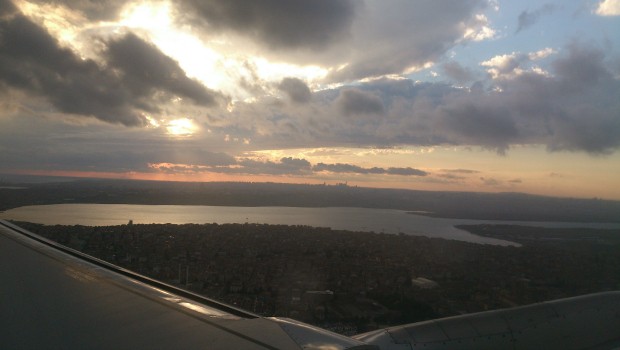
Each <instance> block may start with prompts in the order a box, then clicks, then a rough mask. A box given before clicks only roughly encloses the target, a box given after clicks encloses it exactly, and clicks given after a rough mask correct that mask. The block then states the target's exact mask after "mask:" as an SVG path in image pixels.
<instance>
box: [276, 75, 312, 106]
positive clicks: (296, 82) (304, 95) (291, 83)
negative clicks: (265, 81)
mask: <svg viewBox="0 0 620 350" xmlns="http://www.w3.org/2000/svg"><path fill="white" fill-rule="evenodd" d="M278 89H279V90H280V91H283V92H285V93H286V94H287V95H288V97H289V98H290V99H291V100H292V101H293V102H295V103H306V102H308V101H310V99H311V98H312V93H311V92H310V89H309V88H308V85H306V83H304V82H303V80H301V79H297V78H284V79H282V81H281V82H280V84H279V85H278Z"/></svg>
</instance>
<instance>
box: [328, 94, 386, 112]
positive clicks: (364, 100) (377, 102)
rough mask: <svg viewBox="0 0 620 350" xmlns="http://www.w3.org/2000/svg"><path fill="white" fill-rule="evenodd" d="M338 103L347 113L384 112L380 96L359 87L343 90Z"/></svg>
mask: <svg viewBox="0 0 620 350" xmlns="http://www.w3.org/2000/svg"><path fill="white" fill-rule="evenodd" d="M336 104H337V105H338V107H339V108H340V110H341V111H342V112H343V113H344V114H345V115H357V114H381V113H383V103H382V102H381V99H380V98H379V97H378V96H376V95H374V94H373V93H371V92H368V91H362V90H358V89H344V90H341V91H340V96H339V97H338V99H337V100H336Z"/></svg>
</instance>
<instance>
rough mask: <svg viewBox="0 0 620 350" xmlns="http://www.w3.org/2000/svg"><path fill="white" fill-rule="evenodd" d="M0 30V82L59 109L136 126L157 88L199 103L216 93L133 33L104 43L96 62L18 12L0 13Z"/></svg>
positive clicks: (151, 106)
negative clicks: (103, 55) (104, 59)
mask: <svg viewBox="0 0 620 350" xmlns="http://www.w3.org/2000/svg"><path fill="white" fill-rule="evenodd" d="M3 6H5V7H6V6H7V5H6V4H5V5H3ZM0 32H1V33H2V40H1V41H0V62H1V64H0V84H3V85H4V86H5V87H6V88H11V89H17V90H20V91H23V92H26V93H27V94H29V95H30V96H31V97H42V98H44V99H45V100H46V101H48V102H49V103H50V104H51V105H52V106H54V107H55V109H56V110H57V111H59V112H62V113H66V114H72V115H80V116H93V117H95V118H97V119H99V120H102V121H105V122H109V123H119V124H123V125H127V126H141V125H145V123H146V120H145V117H144V114H145V113H158V112H160V111H161V107H160V105H161V104H162V101H161V100H158V99H157V98H156V96H158V94H160V93H162V92H165V93H169V94H171V95H174V96H179V97H187V98H189V99H191V100H193V101H194V102H196V103H198V104H201V105H213V104H214V103H215V101H216V97H217V96H218V95H217V94H215V93H214V92H212V91H209V90H207V89H206V88H205V87H204V86H202V85H200V84H199V83H198V82H196V81H194V80H191V79H189V78H187V76H186V75H185V73H184V72H183V71H182V70H181V69H180V68H179V66H178V64H177V63H176V62H175V61H173V60H172V59H170V58H168V57H167V56H165V55H164V54H162V53H161V52H160V51H159V50H157V49H156V48H155V47H154V46H152V45H150V44H147V43H146V42H145V41H143V40H142V39H139V38H138V37H137V36H135V35H133V34H127V35H125V36H124V37H122V38H120V39H118V40H112V41H108V42H105V43H104V44H106V45H108V46H107V48H106V50H107V51H106V53H107V58H108V59H109V62H107V65H101V64H100V63H97V62H95V61H93V60H90V59H82V58H81V57H79V56H77V55H76V54H75V53H74V52H73V51H71V50H70V49H67V48H64V47H62V46H60V44H59V43H58V41H57V40H56V39H55V38H53V37H52V36H51V35H50V34H49V33H48V32H47V31H45V30H44V29H43V28H41V27H39V26H38V25H36V24H34V23H33V22H31V21H30V20H28V19H27V18H26V17H25V16H23V15H21V14H19V13H15V14H14V15H12V16H5V17H2V18H0Z"/></svg>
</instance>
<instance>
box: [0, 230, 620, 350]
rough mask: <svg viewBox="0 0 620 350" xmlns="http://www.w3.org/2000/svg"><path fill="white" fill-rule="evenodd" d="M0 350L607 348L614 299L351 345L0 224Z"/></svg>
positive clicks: (361, 338) (458, 322)
mask: <svg viewBox="0 0 620 350" xmlns="http://www.w3.org/2000/svg"><path fill="white" fill-rule="evenodd" d="M0 259H1V260H0V344H1V345H2V348H3V349H40V348H63V349H67V348H73V349H110V348H132V349H154V348H160V349H161V348H165V349H168V348H175V349H176V348H183V349H186V348H191V349H194V348H205V349H324V350H328V349H329V350H337V349H358V350H359V349H498V348H510V349H530V348H546V349H553V348H557V349H613V348H614V347H618V346H620V292H609V293H599V294H593V295H588V296H583V297H576V298H569V299H563V300H558V301H553V302H547V303H541V304H535V305H530V306H525V307H519V308H515V309H508V310H498V311H489V312H483V313H478V314H471V315H465V316H458V317H451V318H445V319H440V320H434V321H427V322H421V323H416V324H411V325H405V326H399V327H392V328H388V329H385V330H379V331H375V332H371V333H366V334H362V335H358V336H356V337H353V338H348V337H344V336H341V335H338V334H335V333H332V332H329V331H326V330H323V329H320V328H317V327H314V326H310V325H307V324H304V323H302V322H298V321H294V320H291V319H286V318H261V317H258V316H257V315H254V314H251V313H249V312H246V311H244V310H240V309H237V308H235V307H232V306H230V305H225V304H222V303H219V302H217V301H214V300H211V299H207V298H204V297H202V296H199V295H196V294H193V293H190V292H187V291H183V290H179V289H177V288H175V287H173V286H170V285H167V284H164V283H161V282H158V281H154V280H152V279H150V278H147V277H144V276H141V275H137V274H134V273H132V272H130V271H127V270H125V269H122V268H119V267H117V266H114V265H111V264H109V263H106V262H103V261H101V260H98V259H95V258H92V257H90V256H87V255H84V254H82V253H80V252H77V251H74V250H72V249H69V248H66V247H63V246H60V245H58V244H56V243H54V242H51V241H48V240H46V239H44V238H41V237H40V236H38V235H35V234H33V233H31V232H28V231H25V230H23V229H21V228H19V227H16V226H14V225H12V224H10V223H8V222H5V221H0Z"/></svg>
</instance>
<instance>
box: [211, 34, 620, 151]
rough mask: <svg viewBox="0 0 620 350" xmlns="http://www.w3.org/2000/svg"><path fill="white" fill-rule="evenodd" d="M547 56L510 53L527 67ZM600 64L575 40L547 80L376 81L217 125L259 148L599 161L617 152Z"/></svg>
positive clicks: (241, 112) (611, 92) (617, 131)
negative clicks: (442, 148)
mask: <svg viewBox="0 0 620 350" xmlns="http://www.w3.org/2000/svg"><path fill="white" fill-rule="evenodd" d="M548 51H549V50H541V51H538V52H534V53H529V54H518V55H519V56H520V57H521V58H520V59H522V60H524V62H531V60H532V58H535V59H539V58H540V57H544V56H546V57H550V56H549V53H548ZM607 61H608V57H607V56H606V55H605V53H604V51H601V50H600V49H597V48H596V47H592V46H589V45H587V44H582V43H578V42H576V43H571V44H569V45H567V46H566V47H565V48H563V49H561V50H558V53H557V55H554V56H553V57H550V62H549V67H550V71H549V73H548V74H541V73H539V72H536V71H533V70H528V69H526V67H523V68H519V69H520V70H521V71H520V73H519V74H514V73H512V74H511V75H510V78H503V79H493V80H487V81H484V82H477V83H476V84H474V85H472V86H471V87H469V88H467V87H464V88H457V87H454V86H451V85H449V84H445V83H417V82H413V81H411V80H408V79H379V80H373V81H369V82H366V83H363V84H358V85H357V86H356V87H355V88H351V87H347V86H343V87H340V88H334V89H331V90H321V91H317V92H314V93H313V98H312V101H310V102H309V103H306V104H304V105H303V106H287V105H284V106H279V107H278V108H277V109H274V107H273V104H272V102H270V101H269V100H266V101H265V102H264V103H263V102H262V101H259V102H257V103H254V104H244V103H239V104H236V107H235V113H234V118H233V119H231V117H232V116H223V117H222V119H221V123H231V122H234V123H235V124H234V125H235V126H237V127H242V126H245V130H247V132H248V134H246V135H245V136H244V137H247V138H251V139H252V144H253V146H254V147H257V148H258V147H262V148H263V149H276V148H280V147H286V148H309V147H381V148H386V147H392V146H401V145H417V146H433V145H462V146H479V147H482V148H485V149H489V150H494V151H496V152H498V153H499V154H508V151H509V149H510V147H511V146H512V145H524V144H526V145H527V144H529V145H532V144H533V145H545V146H546V147H547V148H548V150H550V151H571V152H572V151H578V152H587V153H590V154H608V153H610V152H613V151H615V150H616V149H617V148H618V147H619V146H620V118H618V112H617V111H618V110H620V105H619V104H620V101H619V100H618V99H617V96H620V81H619V80H618V79H617V78H616V77H615V75H614V73H613V72H612V71H611V70H610V69H609V67H608V66H607V64H606V62H607ZM508 66H510V65H508ZM500 67H502V66H501V65H500ZM510 67H511V68H507V69H506V70H505V71H506V72H510V71H511V69H512V70H513V71H514V68H512V67H514V65H512V66H510ZM354 116H355V117H354ZM250 118H251V119H250ZM250 126H251V128H250Z"/></svg>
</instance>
